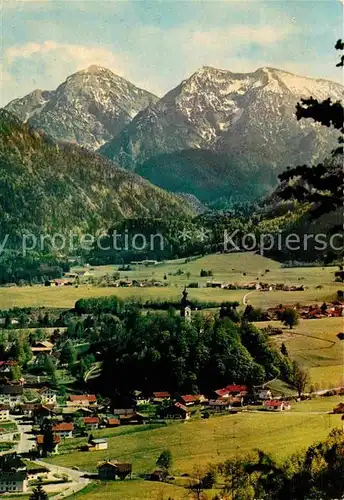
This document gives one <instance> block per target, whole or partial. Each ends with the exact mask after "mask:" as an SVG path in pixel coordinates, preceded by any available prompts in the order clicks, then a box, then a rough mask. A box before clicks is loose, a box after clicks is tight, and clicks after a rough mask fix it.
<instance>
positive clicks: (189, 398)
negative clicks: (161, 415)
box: [179, 394, 198, 406]
mask: <svg viewBox="0 0 344 500" xmlns="http://www.w3.org/2000/svg"><path fill="white" fill-rule="evenodd" d="M197 398H198V397H197V396H194V395H192V394H185V395H184V396H180V398H179V399H180V402H181V403H182V404H183V405H185V406H192V405H194V404H196V403H197V402H198V399H197Z"/></svg>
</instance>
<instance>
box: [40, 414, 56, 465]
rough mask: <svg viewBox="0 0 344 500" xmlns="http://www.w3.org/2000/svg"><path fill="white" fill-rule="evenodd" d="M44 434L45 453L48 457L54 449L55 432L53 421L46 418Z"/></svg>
mask: <svg viewBox="0 0 344 500" xmlns="http://www.w3.org/2000/svg"><path fill="white" fill-rule="evenodd" d="M42 435H43V455H44V456H45V457H47V456H48V455H49V453H52V451H53V449H54V433H53V430H52V423H51V422H50V420H48V419H46V420H45V421H44V422H43V425H42Z"/></svg>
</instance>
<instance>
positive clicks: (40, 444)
mask: <svg viewBox="0 0 344 500" xmlns="http://www.w3.org/2000/svg"><path fill="white" fill-rule="evenodd" d="M60 442H61V438H60V437H59V436H57V435H56V434H55V435H54V443H53V446H52V450H51V452H50V453H51V454H52V455H56V454H57V453H58V452H59V444H60ZM36 445H37V451H38V454H39V456H41V457H42V456H44V435H43V434H38V435H37V436H36Z"/></svg>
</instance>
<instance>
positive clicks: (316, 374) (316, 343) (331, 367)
mask: <svg viewBox="0 0 344 500" xmlns="http://www.w3.org/2000/svg"><path fill="white" fill-rule="evenodd" d="M256 325H257V326H259V327H264V326H267V325H271V326H279V327H280V326H281V324H280V323H279V322H275V321H270V322H266V323H265V322H264V323H256ZM343 326H344V322H343V318H324V319H308V320H307V319H305V320H300V323H299V325H297V326H296V327H294V328H293V330H289V329H288V328H284V329H283V334H282V335H278V336H274V337H272V341H273V342H275V343H276V344H277V345H278V346H279V347H280V346H281V344H282V342H284V344H285V345H286V347H287V350H288V353H289V355H290V357H292V358H293V359H295V360H296V361H298V362H299V363H300V364H302V365H303V366H306V367H307V368H309V371H310V375H311V385H313V387H314V388H315V389H316V390H321V389H328V388H330V387H340V386H344V342H341V341H340V340H339V339H338V338H337V334H338V333H339V332H341V331H343Z"/></svg>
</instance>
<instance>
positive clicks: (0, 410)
mask: <svg viewBox="0 0 344 500" xmlns="http://www.w3.org/2000/svg"><path fill="white" fill-rule="evenodd" d="M9 418H10V406H9V405H0V422H4V421H6V420H9Z"/></svg>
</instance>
